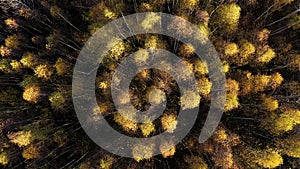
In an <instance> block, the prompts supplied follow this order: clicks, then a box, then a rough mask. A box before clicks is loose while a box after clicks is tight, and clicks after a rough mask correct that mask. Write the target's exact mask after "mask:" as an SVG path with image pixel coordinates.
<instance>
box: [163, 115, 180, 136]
mask: <svg viewBox="0 0 300 169" xmlns="http://www.w3.org/2000/svg"><path fill="white" fill-rule="evenodd" d="M161 124H162V127H163V129H164V130H166V131H167V132H169V133H173V131H174V130H175V129H176V126H177V120H176V115H174V114H169V115H167V114H164V115H163V116H162V117H161Z"/></svg>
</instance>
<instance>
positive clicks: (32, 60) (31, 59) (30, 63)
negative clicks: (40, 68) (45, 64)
mask: <svg viewBox="0 0 300 169" xmlns="http://www.w3.org/2000/svg"><path fill="white" fill-rule="evenodd" d="M20 62H21V63H22V64H23V66H24V67H27V68H34V67H35V66H36V65H37V64H38V63H39V61H38V58H37V56H36V55H35V54H33V53H30V52H26V53H25V54H24V55H23V57H22V59H21V60H20Z"/></svg>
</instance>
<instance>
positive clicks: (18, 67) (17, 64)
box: [10, 60, 22, 72]
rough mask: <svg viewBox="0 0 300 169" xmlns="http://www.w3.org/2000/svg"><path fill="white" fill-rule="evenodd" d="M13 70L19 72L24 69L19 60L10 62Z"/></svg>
mask: <svg viewBox="0 0 300 169" xmlns="http://www.w3.org/2000/svg"><path fill="white" fill-rule="evenodd" d="M10 65H11V68H12V69H13V70H15V71H17V72H19V71H20V70H21V69H22V64H21V63H20V62H19V61H17V60H12V61H11V62H10Z"/></svg>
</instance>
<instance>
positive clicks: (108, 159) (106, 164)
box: [100, 155, 114, 169]
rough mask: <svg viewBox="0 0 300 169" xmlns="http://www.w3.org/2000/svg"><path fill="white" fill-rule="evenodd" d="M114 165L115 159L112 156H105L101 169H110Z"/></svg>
mask: <svg viewBox="0 0 300 169" xmlns="http://www.w3.org/2000/svg"><path fill="white" fill-rule="evenodd" d="M113 163H114V158H113V157H112V156H110V155H105V156H104V157H103V158H101V160H100V168H101V169H110V168H111V166H112V165H113Z"/></svg>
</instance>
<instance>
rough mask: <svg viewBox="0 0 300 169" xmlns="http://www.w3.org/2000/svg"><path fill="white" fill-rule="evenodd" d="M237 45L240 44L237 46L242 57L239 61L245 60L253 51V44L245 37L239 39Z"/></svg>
mask: <svg viewBox="0 0 300 169" xmlns="http://www.w3.org/2000/svg"><path fill="white" fill-rule="evenodd" d="M239 46H240V48H239V53H240V57H242V58H243V60H241V62H242V63H244V62H247V61H248V58H249V56H250V55H252V54H254V53H255V46H254V45H253V44H252V43H251V42H249V41H248V40H245V39H242V40H240V45H239ZM244 60H245V61H244Z"/></svg>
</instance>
